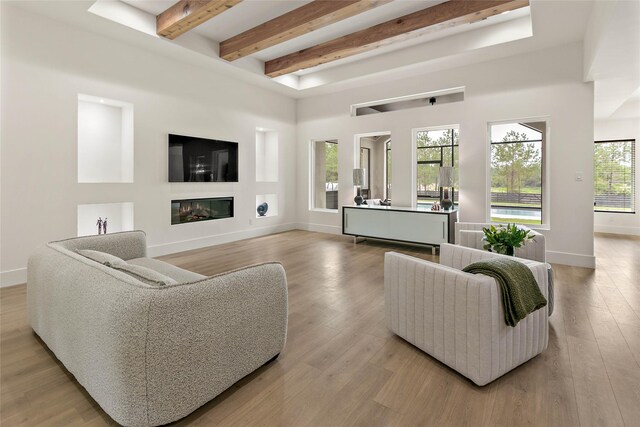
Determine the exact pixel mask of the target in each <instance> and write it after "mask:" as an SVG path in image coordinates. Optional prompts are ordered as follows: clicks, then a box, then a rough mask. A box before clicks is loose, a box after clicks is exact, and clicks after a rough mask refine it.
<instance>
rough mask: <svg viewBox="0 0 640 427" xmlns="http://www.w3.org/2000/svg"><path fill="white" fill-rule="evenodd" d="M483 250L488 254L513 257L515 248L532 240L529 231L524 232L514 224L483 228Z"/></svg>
mask: <svg viewBox="0 0 640 427" xmlns="http://www.w3.org/2000/svg"><path fill="white" fill-rule="evenodd" d="M482 231H483V232H484V237H483V239H482V240H484V249H485V250H488V251H490V252H497V253H499V254H503V255H510V256H513V254H514V251H515V249H516V248H519V247H521V246H522V245H524V244H525V243H526V242H527V240H531V239H533V236H532V235H531V234H530V233H531V230H524V229H522V228H519V227H518V226H517V225H515V224H507V226H506V227H504V226H503V225H498V227H496V226H495V225H492V226H490V227H488V228H487V227H484V228H483V229H482Z"/></svg>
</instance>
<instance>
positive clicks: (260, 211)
mask: <svg viewBox="0 0 640 427" xmlns="http://www.w3.org/2000/svg"><path fill="white" fill-rule="evenodd" d="M268 210H269V205H268V204H267V202H262V203H260V204H259V205H258V207H257V208H256V211H257V212H258V215H260V216H265V215H266V214H267V211H268Z"/></svg>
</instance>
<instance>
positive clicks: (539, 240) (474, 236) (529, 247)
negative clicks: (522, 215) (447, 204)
mask: <svg viewBox="0 0 640 427" xmlns="http://www.w3.org/2000/svg"><path fill="white" fill-rule="evenodd" d="M491 225H496V224H483V223H476V222H456V244H458V245H461V246H466V247H467V248H474V249H481V250H482V249H483V244H484V242H483V241H482V238H483V237H484V233H483V231H482V229H483V228H484V227H489V226H491ZM518 227H520V228H523V229H525V230H531V229H530V228H528V227H526V226H524V225H519V226H518ZM531 235H533V236H534V237H533V239H532V240H529V241H527V243H526V244H525V245H523V246H522V247H520V248H516V250H515V256H517V257H518V258H525V259H532V260H534V261H540V262H547V255H546V249H545V241H544V234H541V233H538V232H537V231H535V230H531Z"/></svg>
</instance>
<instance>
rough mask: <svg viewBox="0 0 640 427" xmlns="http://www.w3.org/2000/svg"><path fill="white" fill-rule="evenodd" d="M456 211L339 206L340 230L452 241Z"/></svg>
mask: <svg viewBox="0 0 640 427" xmlns="http://www.w3.org/2000/svg"><path fill="white" fill-rule="evenodd" d="M456 221H458V211H457V210H448V211H444V210H443V211H432V210H428V209H420V208H418V209H412V208H400V207H395V206H377V205H375V206H369V205H361V206H343V207H342V234H346V235H348V236H354V238H357V237H371V238H376V239H385V240H395V241H399V242H407V243H418V244H423V245H429V246H432V247H435V246H438V245H440V244H441V243H453V242H454V228H455V226H454V223H455V222H456Z"/></svg>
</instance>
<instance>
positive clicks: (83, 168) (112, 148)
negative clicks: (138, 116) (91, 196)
mask: <svg viewBox="0 0 640 427" xmlns="http://www.w3.org/2000/svg"><path fill="white" fill-rule="evenodd" d="M78 182H79V183H120V182H133V104H130V103H127V102H122V101H117V100H113V99H107V98H100V97H96V96H90V95H84V94H78Z"/></svg>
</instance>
